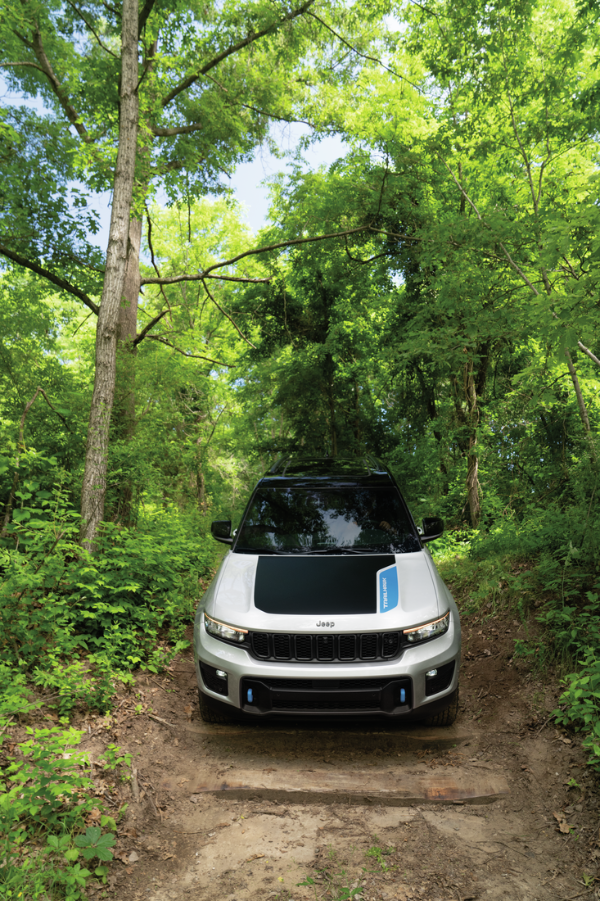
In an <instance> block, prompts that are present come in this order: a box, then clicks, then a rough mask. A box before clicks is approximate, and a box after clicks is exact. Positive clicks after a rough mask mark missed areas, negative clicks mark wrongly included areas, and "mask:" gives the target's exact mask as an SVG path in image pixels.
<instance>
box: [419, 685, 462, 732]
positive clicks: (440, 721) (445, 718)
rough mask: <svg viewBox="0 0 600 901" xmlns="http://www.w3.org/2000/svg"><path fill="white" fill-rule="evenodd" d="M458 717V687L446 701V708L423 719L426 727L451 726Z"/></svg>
mask: <svg viewBox="0 0 600 901" xmlns="http://www.w3.org/2000/svg"><path fill="white" fill-rule="evenodd" d="M457 716H458V687H457V688H456V689H455V690H454V691H453V692H452V694H451V695H450V697H449V699H448V706H447V707H445V708H444V710H438V712H437V713H432V715H431V716H427V717H425V718H424V719H423V722H424V723H425V725H426V726H451V725H452V723H453V722H454V720H455V719H456V717H457Z"/></svg>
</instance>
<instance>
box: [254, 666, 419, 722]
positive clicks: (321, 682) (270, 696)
mask: <svg viewBox="0 0 600 901" xmlns="http://www.w3.org/2000/svg"><path fill="white" fill-rule="evenodd" d="M240 687H241V702H242V708H243V709H244V710H245V711H247V712H249V713H254V714H257V715H259V716H264V715H265V714H276V713H292V712H295V713H305V714H316V715H318V714H324V713H336V712H337V713H352V712H353V711H354V712H356V713H383V714H388V715H394V714H398V713H405V712H407V711H408V710H410V709H411V704H412V683H411V680H410V679H408V678H407V677H402V676H401V677H391V678H390V677H388V678H379V679H270V678H265V679H263V678H252V677H246V678H244V679H242V682H241V686H240Z"/></svg>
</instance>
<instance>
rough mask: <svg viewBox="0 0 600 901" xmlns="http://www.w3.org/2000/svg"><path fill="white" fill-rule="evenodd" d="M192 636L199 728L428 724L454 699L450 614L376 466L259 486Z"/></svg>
mask: <svg viewBox="0 0 600 901" xmlns="http://www.w3.org/2000/svg"><path fill="white" fill-rule="evenodd" d="M290 470H292V471H290ZM222 540H227V539H226V538H225V539H222ZM425 540H426V539H425ZM194 634H195V648H196V654H195V659H196V667H197V675H198V685H199V689H200V701H201V711H202V712H203V715H204V716H205V718H207V719H210V718H211V716H210V711H213V713H214V712H220V713H221V714H223V713H230V714H231V713H238V714H245V715H247V716H249V717H275V716H284V715H288V716H289V715H293V716H302V715H309V716H317V715H326V716H339V715H349V714H351V715H356V714H358V715H371V716H372V715H379V716H384V717H415V716H419V717H424V716H425V717H429V718H431V717H435V716H436V715H438V714H440V713H443V712H444V711H447V710H448V709H450V706H451V702H453V700H454V698H456V696H457V686H458V669H459V662H460V623H459V617H458V611H457V609H456V605H455V603H454V601H453V599H452V596H451V595H450V592H449V591H448V589H447V588H446V586H445V585H444V583H443V581H442V579H441V578H440V576H439V574H438V573H437V570H436V568H435V566H434V564H433V561H432V559H431V556H430V554H429V552H428V550H427V549H426V547H424V545H423V538H422V537H420V536H419V534H418V531H417V529H416V527H415V525H414V522H413V520H412V518H411V516H410V513H409V512H408V509H407V507H406V505H405V504H404V501H403V499H402V497H401V494H400V492H399V490H398V488H397V486H396V485H395V483H394V481H393V479H392V478H391V476H390V474H389V473H388V472H387V470H385V469H384V468H383V467H379V468H377V467H373V466H372V465H371V466H367V467H365V466H364V465H362V466H358V465H357V463H356V461H351V462H348V464H347V465H346V466H344V465H342V463H341V462H340V461H337V462H336V463H335V465H334V464H332V463H327V465H326V464H325V463H323V465H321V466H318V465H316V464H314V463H313V464H312V465H304V466H302V467H300V466H296V467H295V468H292V467H289V466H288V467H287V468H285V469H284V470H283V471H279V472H275V473H271V474H270V475H269V476H267V477H265V478H264V479H262V480H261V482H259V484H258V486H257V488H256V490H255V492H254V494H253V496H252V498H251V500H250V502H249V504H248V507H247V509H246V512H245V514H244V517H243V519H242V523H241V526H240V529H239V531H238V534H237V535H236V537H235V539H233V540H232V547H231V550H230V551H229V553H228V554H227V555H226V556H225V558H224V560H223V562H222V564H221V566H220V568H219V571H218V572H217V575H216V576H215V579H214V580H213V583H212V584H211V586H210V588H209V589H208V591H207V592H206V594H205V595H204V597H203V598H202V601H201V603H200V605H199V607H198V612H197V615H196V622H195V630H194ZM446 719H448V715H447V714H446Z"/></svg>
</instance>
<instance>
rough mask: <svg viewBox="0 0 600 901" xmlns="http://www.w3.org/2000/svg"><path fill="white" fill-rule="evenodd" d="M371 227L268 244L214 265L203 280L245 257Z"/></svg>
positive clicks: (340, 235) (364, 226) (361, 226)
mask: <svg viewBox="0 0 600 901" xmlns="http://www.w3.org/2000/svg"><path fill="white" fill-rule="evenodd" d="M370 229H371V226H369V225H360V226H357V228H350V229H347V230H346V231H343V232H332V233H331V234H328V235H317V236H316V237H315V238H292V240H291V241H278V242H277V243H276V244H267V245H265V246H264V247H257V248H256V249H255V250H245V251H244V252H243V253H238V255H237V256H236V257H232V258H231V259H230V260H225V262H224V263H214V264H213V265H212V266H209V267H208V269H206V270H205V271H204V272H203V273H202V276H201V278H206V277H207V276H208V275H209V273H210V272H212V271H213V270H214V269H222V268H223V266H231V265H232V264H233V263H237V262H238V260H241V259H243V258H244V257H249V256H255V255H256V254H258V253H268V251H270V250H278V249H279V248H280V247H294V246H296V245H299V244H311V243H314V242H315V241H327V240H328V239H329V238H343V237H345V236H346V235H356V234H358V233H359V232H363V231H367V230H370Z"/></svg>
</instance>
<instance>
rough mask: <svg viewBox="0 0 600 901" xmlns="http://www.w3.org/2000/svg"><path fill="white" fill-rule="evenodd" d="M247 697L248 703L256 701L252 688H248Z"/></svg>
mask: <svg viewBox="0 0 600 901" xmlns="http://www.w3.org/2000/svg"><path fill="white" fill-rule="evenodd" d="M246 697H247V698H248V703H249V704H252V702H253V701H254V694H253V693H252V689H251V688H249V689H248V693H247V695H246Z"/></svg>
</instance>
